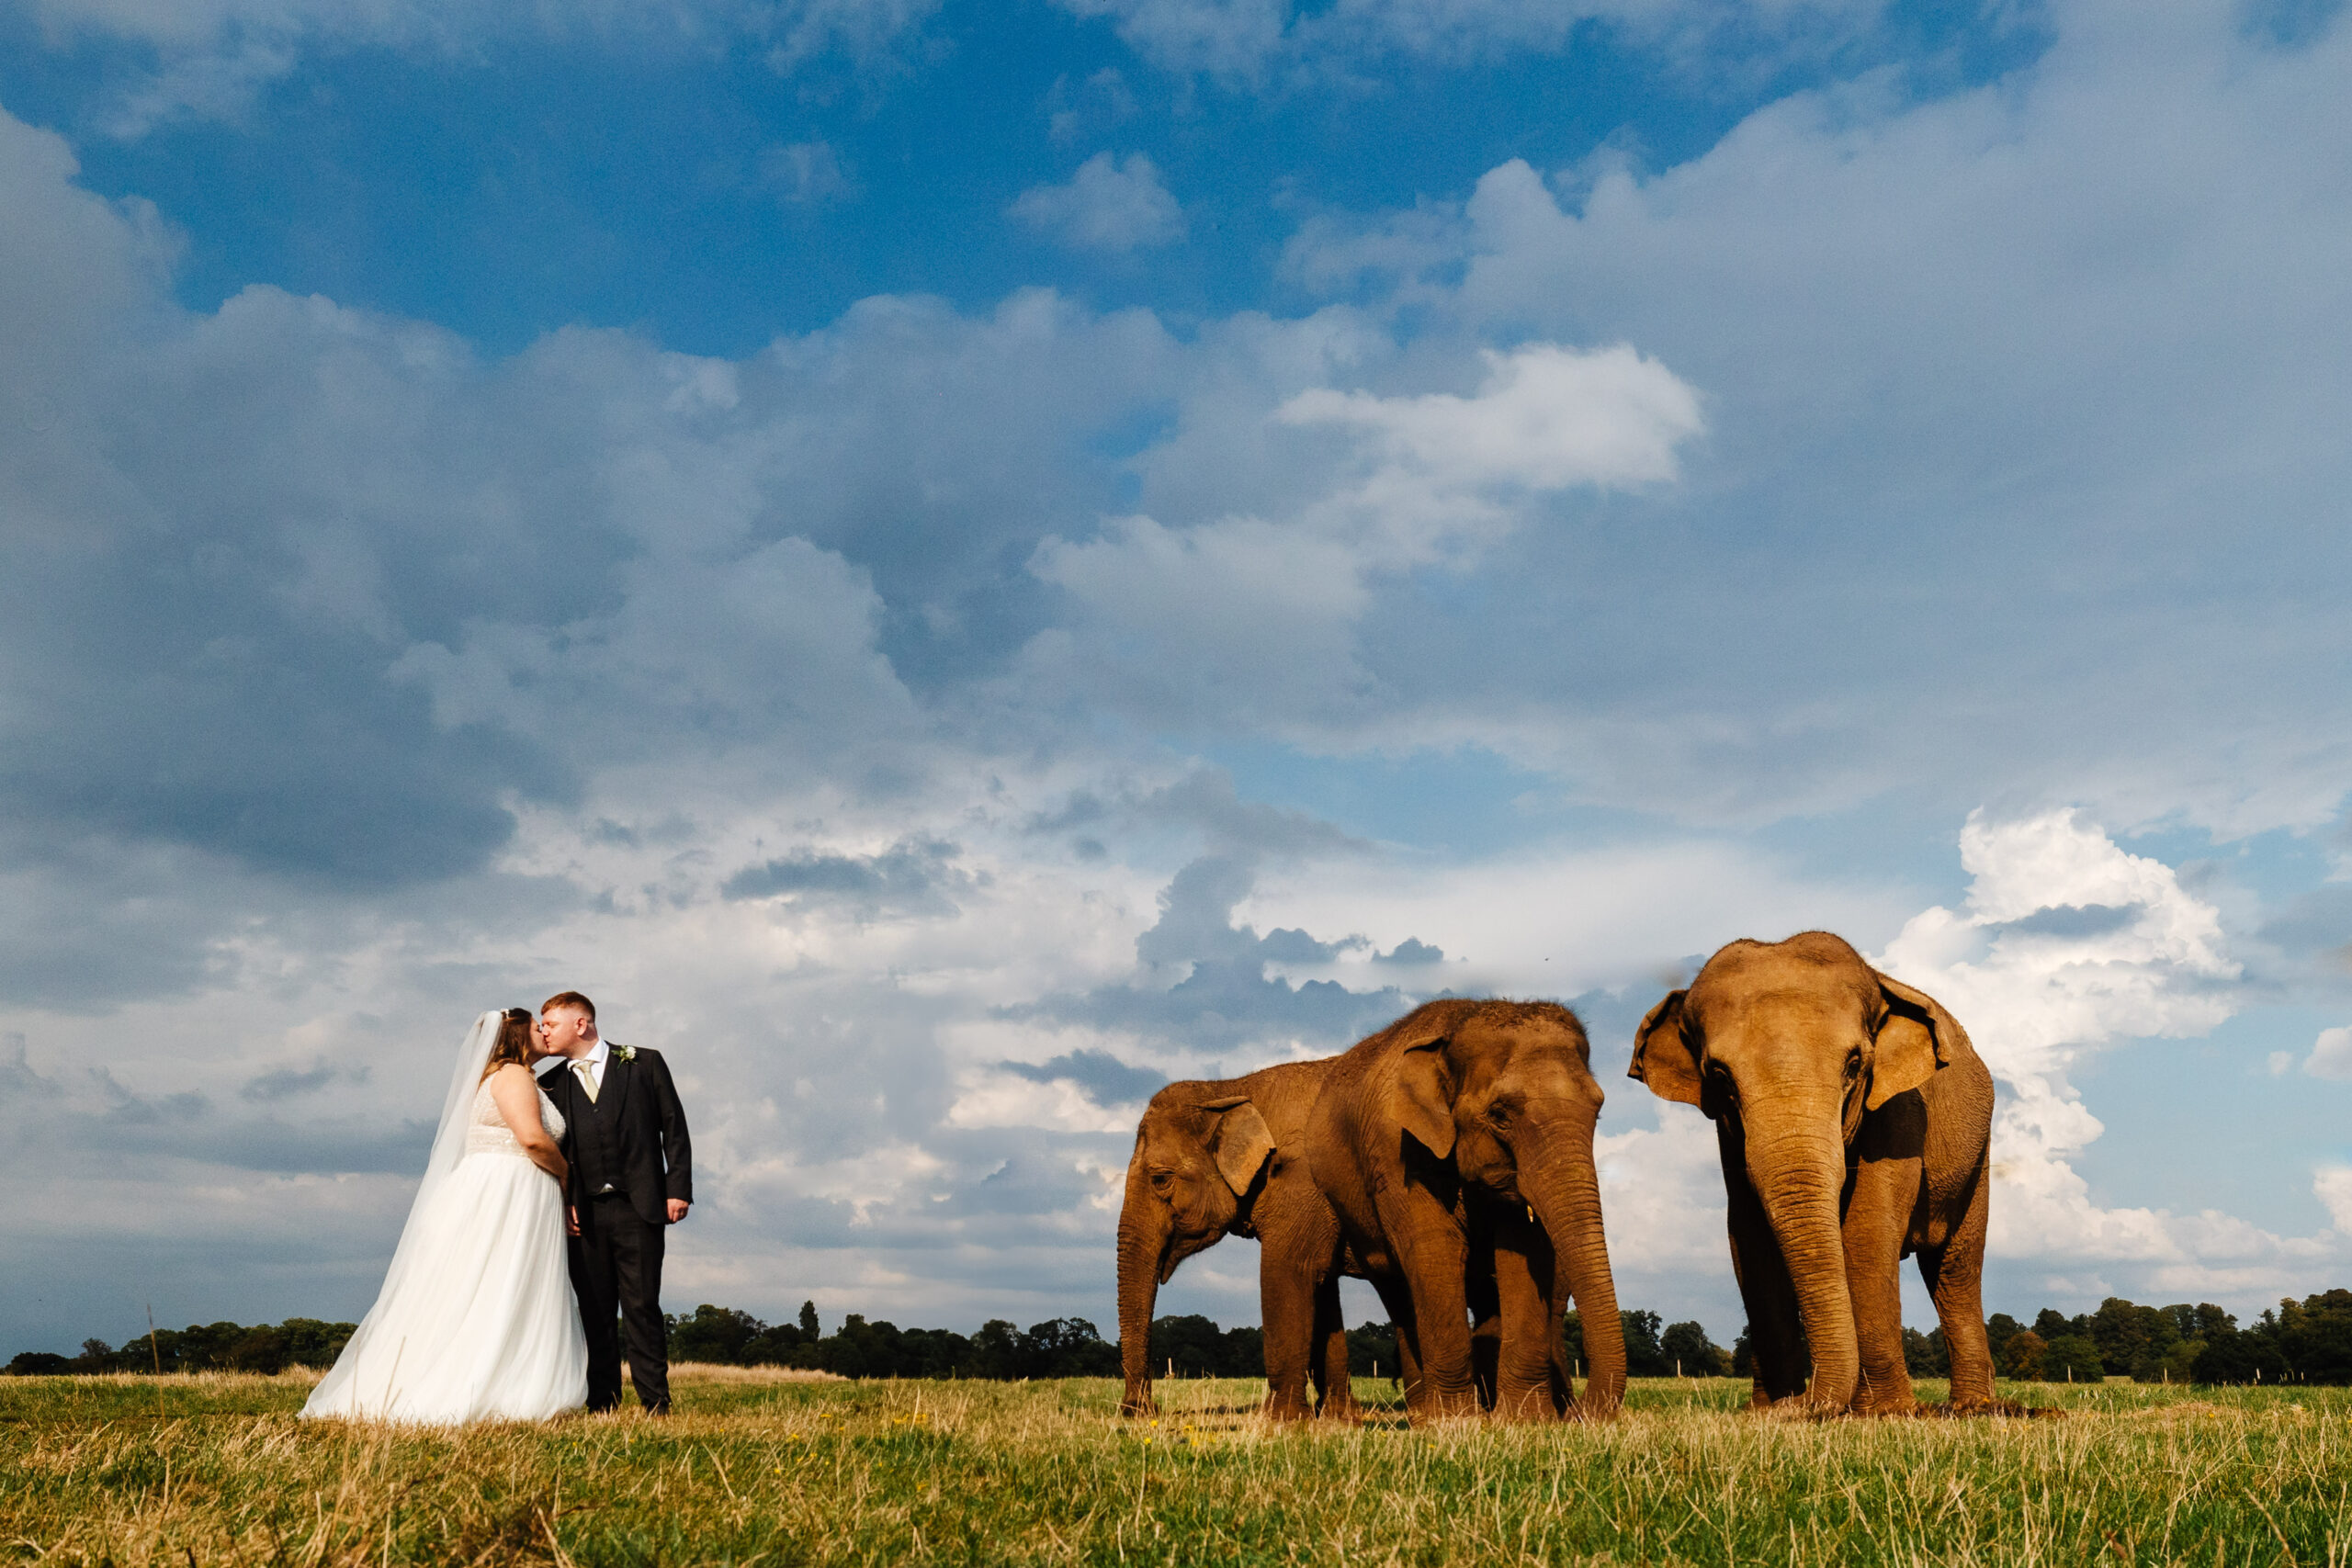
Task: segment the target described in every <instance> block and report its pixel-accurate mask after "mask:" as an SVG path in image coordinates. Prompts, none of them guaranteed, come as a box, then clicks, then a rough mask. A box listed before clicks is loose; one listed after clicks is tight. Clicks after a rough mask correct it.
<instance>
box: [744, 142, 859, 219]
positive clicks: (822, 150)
mask: <svg viewBox="0 0 2352 1568" xmlns="http://www.w3.org/2000/svg"><path fill="white" fill-rule="evenodd" d="M759 179H760V184H761V185H762V186H764V187H765V188H767V189H769V190H772V191H774V192H775V196H776V199H777V200H779V201H782V202H785V203H786V204H787V205H789V206H794V207H813V206H816V205H818V204H820V203H821V202H828V201H834V200H838V199H840V198H841V197H845V196H848V195H850V194H851V192H852V191H853V189H854V186H853V184H852V182H851V180H850V177H849V176H848V175H846V174H844V173H843V172H842V161H841V156H840V154H838V153H837V152H834V151H833V147H832V143H831V142H829V141H794V142H789V143H786V145H784V146H781V147H771V148H768V149H767V150H766V151H765V152H762V153H761V154H760V171H759Z"/></svg>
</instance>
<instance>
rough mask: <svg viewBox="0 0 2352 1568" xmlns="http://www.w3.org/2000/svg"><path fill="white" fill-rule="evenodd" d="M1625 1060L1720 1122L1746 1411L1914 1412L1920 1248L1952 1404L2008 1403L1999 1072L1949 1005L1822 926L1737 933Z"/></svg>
mask: <svg viewBox="0 0 2352 1568" xmlns="http://www.w3.org/2000/svg"><path fill="white" fill-rule="evenodd" d="M1629 1073H1630V1076H1631V1077H1634V1078H1636V1079H1639V1080H1640V1081H1641V1082H1643V1083H1645V1084H1647V1085H1648V1086H1649V1089H1650V1092H1652V1093H1653V1094H1656V1095H1657V1096H1659V1097H1660V1098H1661V1099H1664V1100H1679V1101H1681V1102H1682V1103H1684V1104H1686V1105H1695V1106H1697V1107H1698V1108H1699V1109H1700V1110H1701V1111H1703V1112H1705V1113H1706V1115H1707V1116H1708V1117H1709V1118H1710V1119H1711V1120H1712V1121H1713V1122H1714V1123H1715V1139H1716V1143H1717V1145H1718V1147H1719V1149H1720V1152H1721V1154H1722V1156H1723V1167H1724V1193H1725V1195H1726V1197H1727V1199H1728V1201H1729V1202H1728V1214H1727V1220H1728V1226H1729V1230H1730V1233H1731V1260H1732V1270H1733V1272H1734V1274H1735V1275H1736V1277H1737V1279H1738V1281H1739V1292H1740V1297H1741V1299H1742V1301H1743V1302H1744V1303H1746V1304H1747V1321H1748V1333H1749V1337H1750V1343H1751V1344H1752V1345H1753V1347H1754V1352H1755V1386H1754V1393H1753V1394H1752V1396H1751V1399H1750V1405H1751V1407H1752V1408H1757V1409H1766V1408H1773V1409H1784V1410H1786V1411H1787V1412H1788V1413H1791V1414H1803V1413H1836V1412H1844V1411H1849V1410H1850V1411H1854V1412H1857V1413H1861V1414H1883V1415H1901V1414H1907V1413H1911V1412H1915V1411H1917V1409H1918V1406H1917V1404H1916V1403H1915V1402H1914V1401H1913V1398H1912V1393H1911V1379H1910V1375H1909V1373H1908V1372H1907V1371H1905V1368H1904V1364H1903V1292H1902V1260H1903V1259H1904V1258H1907V1257H1910V1256H1911V1255H1913V1254H1915V1253H1916V1254H1917V1256H1918V1259H1919V1265H1918V1267H1919V1273H1920V1276H1921V1278H1923V1279H1924V1280H1926V1281H1927V1285H1928V1293H1929V1294H1930V1295H1932V1296H1933V1297H1934V1299H1935V1303H1936V1314H1937V1316H1939V1318H1941V1319H1942V1321H1943V1330H1944V1338H1945V1341H1946V1342H1947V1343H1948V1344H1949V1345H1950V1346H1951V1408H1953V1409H1954V1410H1969V1409H1995V1408H2007V1407H2004V1406H1996V1403H1995V1400H1994V1391H1993V1359H1992V1353H1991V1350H1990V1348H1988V1346H1987V1345H1986V1342H1985V1312H1984V1300H1983V1274H1984V1267H1985V1212H1986V1210H1985V1205H1986V1201H1987V1198H1988V1196H1989V1193H1990V1188H1991V1183H1990V1181H1989V1180H1988V1179H1987V1170H1988V1163H1987V1151H1988V1149H1989V1148H1990V1146H1991V1141H1992V1122H1993V1077H1992V1074H1991V1073H1989V1072H1988V1071H1986V1069H1985V1064H1984V1062H1983V1060H1982V1059H1981V1058H1979V1057H1978V1056H1977V1055H1976V1048H1975V1046H1974V1045H1973V1044H1972V1043H1970V1042H1969V1038H1968V1032H1967V1031H1965V1030H1963V1029H1962V1028H1961V1026H1960V1024H1959V1022H1958V1021H1957V1020H1955V1019H1954V1018H1953V1017H1952V1016H1951V1014H1950V1013H1949V1012H1946V1011H1945V1010H1944V1009H1943V1007H1942V1006H1941V1004H1939V1003H1938V1002H1937V1001H1936V999H1935V998H1932V997H1930V996H1928V994H1927V993H1925V992H1923V991H1917V990H1914V989H1913V988H1912V987H1909V986H1906V985H1905V984H1903V983H1902V982H1901V981H1899V980H1895V979H1893V978H1891V977H1889V976H1885V975H1882V974H1880V973H1878V972H1877V971H1876V970H1874V969H1872V968H1871V966H1870V965H1869V964H1867V963H1865V962H1864V961H1863V960H1862V957H1861V955H1860V953H1856V952H1855V951H1854V949H1853V948H1852V947H1851V946H1849V944H1848V943H1847V942H1845V941H1844V940H1842V939H1841V938H1838V937H1836V936H1832V935H1830V934H1829V933H1828V932H1826V931H1805V932H1803V933H1801V934H1799V935H1797V936H1792V937H1791V938H1789V939H1788V940H1787V941H1786V942H1747V941H1742V942H1733V943H1731V944H1730V945H1729V946H1727V947H1724V948H1723V949H1722V950H1721V951H1719V952H1717V953H1715V954H1714V956H1713V957H1712V958H1710V959H1708V960H1707V963H1706V965H1705V967H1704V968H1702V969H1701V970H1700V972H1699V976H1698V978H1697V979H1695V980H1693V981H1692V982H1691V985H1690V987H1689V988H1688V989H1686V990H1679V991H1674V992H1671V993H1669V994H1668V996H1667V998H1666V999H1665V1000H1663V1001H1661V1002H1659V1003H1658V1004H1657V1006H1656V1007H1654V1008H1652V1009H1651V1010H1650V1011H1649V1016H1648V1017H1646V1018H1645V1019H1644V1020H1643V1021H1642V1025H1641V1028H1640V1030H1639V1031H1638V1032H1636V1033H1635V1035H1634V1060H1633V1066H1632V1067H1631V1068H1630V1069H1629ZM1808 1348H1809V1349H1810V1354H1811V1359H1812V1361H1811V1365H1812V1382H1811V1386H1810V1388H1808V1387H1807V1384H1806V1376H1805V1371H1806V1355H1807V1351H1808Z"/></svg>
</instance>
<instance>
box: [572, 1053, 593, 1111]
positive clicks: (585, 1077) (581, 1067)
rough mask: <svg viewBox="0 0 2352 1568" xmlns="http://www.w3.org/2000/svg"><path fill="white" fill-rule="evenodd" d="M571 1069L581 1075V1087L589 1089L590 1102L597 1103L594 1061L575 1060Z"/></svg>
mask: <svg viewBox="0 0 2352 1568" xmlns="http://www.w3.org/2000/svg"><path fill="white" fill-rule="evenodd" d="M571 1070H572V1071H573V1072H575V1073H578V1074H579V1075H580V1087H581V1088H582V1089H586V1090H587V1091H588V1103H589V1104H591V1105H594V1104H595V1103H596V1066H595V1064H594V1063H593V1062H574V1063H572V1064H571Z"/></svg>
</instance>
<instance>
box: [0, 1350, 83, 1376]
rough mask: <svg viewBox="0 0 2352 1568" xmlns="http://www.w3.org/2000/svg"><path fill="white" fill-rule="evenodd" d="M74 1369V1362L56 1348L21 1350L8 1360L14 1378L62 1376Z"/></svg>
mask: <svg viewBox="0 0 2352 1568" xmlns="http://www.w3.org/2000/svg"><path fill="white" fill-rule="evenodd" d="M73 1370H74V1363H73V1362H72V1361H70V1360H67V1359H65V1358H64V1357H62V1356H61V1355H59V1354H58V1353H57V1352H56V1351H54V1350H19V1351H18V1352H17V1354H16V1356H15V1357H14V1358H13V1359H11V1360H10V1361H9V1362H8V1375H9V1376H10V1377H12V1378H53V1377H62V1376H63V1375H64V1374H66V1373H67V1372H70V1371H73Z"/></svg>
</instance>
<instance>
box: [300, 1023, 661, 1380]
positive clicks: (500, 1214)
mask: <svg viewBox="0 0 2352 1568" xmlns="http://www.w3.org/2000/svg"><path fill="white" fill-rule="evenodd" d="M538 1066H547V1068H548V1070H547V1071H545V1072H541V1073H539V1074H538V1075H537V1077H534V1076H533V1073H534V1069H535V1068H537V1067H538ZM693 1201H694V1164H693V1150H692V1146H691V1145H690V1144H689V1142H688V1140H687V1134H686V1116H685V1112H684V1111H683V1110H681V1109H680V1108H679V1105H678V1091H677V1089H676V1087H675V1086H674V1085H673V1083H672V1082H671V1081H670V1068H669V1065H668V1064H667V1063H665V1062H663V1061H662V1054H661V1053H660V1052H658V1051H650V1050H644V1049H641V1048H638V1047H632V1046H628V1045H619V1044H615V1043H612V1042H610V1041H608V1040H606V1039H605V1037H604V1036H603V1035H602V1034H600V1033H599V1032H597V1029H596V1004H595V1003H594V1002H592V1001H590V1000H589V999H588V998H586V997H583V996H582V995H581V994H580V993H579V992H578V991H559V992H558V993H557V994H556V995H554V996H552V997H549V998H548V999H547V1001H546V1003H545V1004H544V1005H542V1006H541V1007H540V1009H539V1014H538V1017H537V1019H536V1020H535V1019H533V1017H532V1016H531V1014H530V1013H528V1012H527V1011H526V1010H523V1009H521V1008H507V1009H504V1010H501V1011H496V1012H486V1013H483V1014H482V1015H481V1017H480V1018H478V1019H476V1020H475V1021H474V1026H473V1028H472V1029H471V1030H470V1031H469V1032H468V1033H467V1035H466V1039H465V1043H464V1044H463V1045H462V1046H461V1047H459V1049H458V1067H457V1072H456V1073H455V1075H454V1076H453V1077H451V1078H450V1080H449V1093H448V1098H447V1100H445V1101H444V1102H443V1105H442V1109H441V1126H440V1131H439V1132H437V1133H436V1134H435V1135H434V1139H433V1153H432V1155H431V1156H429V1157H428V1158H427V1159H426V1161H425V1166H424V1185H423V1186H422V1187H420V1188H419V1189H418V1190H417V1194H416V1201H415V1202H414V1203H413V1204H412V1205H410V1208H409V1214H408V1224H407V1225H406V1226H404V1227H403V1228H402V1229H401V1239H400V1245H399V1246H398V1247H395V1248H394V1249H393V1252H392V1262H391V1267H390V1269H387V1270H386V1271H385V1274H384V1288H383V1290H382V1291H381V1292H379V1293H378V1295H377V1297H376V1304H375V1306H374V1307H372V1308H371V1309H369V1311H368V1315H367V1317H366V1318H365V1319H363V1320H362V1321H361V1322H360V1325H359V1328H358V1330H357V1332H356V1333H354V1334H353V1335H352V1337H351V1341H350V1343H349V1344H347V1345H345V1347H344V1348H343V1354H342V1355H340V1356H338V1357H336V1358H335V1363H334V1367H333V1368H332V1369H331V1370H330V1371H328V1372H327V1375H326V1376H325V1377H324V1378H322V1379H321V1380H320V1382H319V1386H318V1387H317V1388H315V1389H313V1390H312V1391H311V1398H310V1401H309V1403H308V1404H304V1405H303V1406H302V1414H303V1415H304V1416H358V1417H367V1418H371V1419H376V1420H386V1421H405V1422H416V1423H426V1424H431V1425H435V1426H455V1425H458V1424H460V1423H463V1422H468V1421H494V1420H495V1421H538V1420H544V1419H545V1418H547V1417H548V1416H556V1415H560V1414H561V1413H563V1412H564V1411H567V1410H577V1409H579V1408H580V1407H581V1406H582V1405H583V1404H584V1405H586V1406H587V1407H588V1408H589V1409H590V1410H592V1411H608V1410H615V1409H617V1408H618V1407H619V1405H620V1402H621V1325H624V1324H625V1325H627V1327H628V1370H629V1382H631V1383H632V1384H634V1385H635V1386H636V1389H637V1397H638V1398H639V1401H641V1402H642V1403H643V1404H644V1406H645V1409H646V1412H647V1414H649V1415H653V1416H666V1415H668V1414H669V1411H670V1379H669V1371H670V1337H669V1329H668V1325H667V1324H666V1323H665V1322H664V1321H663V1319H662V1240H663V1235H664V1233H665V1230H666V1228H667V1227H668V1226H671V1225H673V1224H677V1223H678V1222H679V1221H680V1220H683V1219H684V1218H685V1217H686V1210H687V1207H688V1205H690V1204H691V1203H693ZM616 1318H617V1319H618V1321H617V1322H616Z"/></svg>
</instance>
